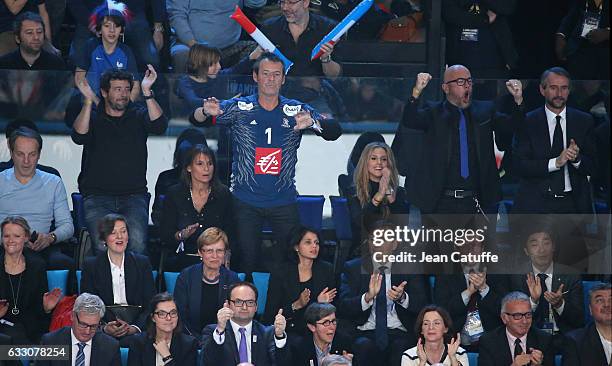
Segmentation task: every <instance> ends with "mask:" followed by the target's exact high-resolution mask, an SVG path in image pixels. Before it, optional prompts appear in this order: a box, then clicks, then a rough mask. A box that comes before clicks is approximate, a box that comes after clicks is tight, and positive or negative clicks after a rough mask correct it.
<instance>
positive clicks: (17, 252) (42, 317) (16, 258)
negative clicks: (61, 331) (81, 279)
mask: <svg viewBox="0 0 612 366" xmlns="http://www.w3.org/2000/svg"><path fill="white" fill-rule="evenodd" d="M0 228H1V231H2V246H3V249H4V250H3V251H2V252H1V253H0V260H1V261H2V264H3V266H2V270H0V333H4V334H6V335H9V336H11V337H12V340H13V344H33V343H37V342H38V341H39V340H40V336H41V335H42V334H43V333H44V332H45V331H46V328H48V326H49V320H50V319H51V314H50V313H51V311H52V310H53V308H55V305H57V303H58V301H59V299H60V297H61V295H62V292H61V290H60V289H58V288H56V289H54V290H53V291H50V292H47V273H46V271H45V263H44V261H43V260H42V259H40V258H38V257H33V256H31V255H28V254H27V252H26V253H24V251H23V248H24V246H25V244H26V243H27V242H28V241H29V240H30V225H28V222H27V221H26V220H25V219H24V218H23V217H20V216H8V217H6V218H5V219H4V220H3V221H2V224H1V225H0Z"/></svg>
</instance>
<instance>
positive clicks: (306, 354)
mask: <svg viewBox="0 0 612 366" xmlns="http://www.w3.org/2000/svg"><path fill="white" fill-rule="evenodd" d="M304 319H305V320H306V324H307V327H308V330H310V332H312V337H304V338H302V339H301V340H300V341H299V342H298V343H295V344H292V345H291V347H290V354H291V362H290V363H285V364H286V365H296V366H319V365H321V362H322V360H323V358H325V356H327V355H330V354H340V355H344V356H345V357H347V358H349V359H352V358H353V355H352V354H350V353H349V352H350V349H351V344H350V340H349V339H346V338H345V337H344V336H342V335H341V334H339V333H336V322H337V320H336V307H335V306H333V305H332V304H328V303H319V302H313V303H312V304H310V305H309V306H308V308H306V311H305V312H304Z"/></svg>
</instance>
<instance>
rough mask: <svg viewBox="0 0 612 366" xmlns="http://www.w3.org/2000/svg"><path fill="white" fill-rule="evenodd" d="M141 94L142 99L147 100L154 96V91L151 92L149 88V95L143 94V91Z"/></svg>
mask: <svg viewBox="0 0 612 366" xmlns="http://www.w3.org/2000/svg"><path fill="white" fill-rule="evenodd" d="M142 96H143V98H144V100H149V99H153V98H155V93H154V92H153V90H151V94H149V95H144V92H143V93H142Z"/></svg>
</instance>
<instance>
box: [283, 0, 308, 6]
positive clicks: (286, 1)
mask: <svg viewBox="0 0 612 366" xmlns="http://www.w3.org/2000/svg"><path fill="white" fill-rule="evenodd" d="M301 1H302V0H278V6H284V5H291V6H293V5H295V4H297V3H299V2H301Z"/></svg>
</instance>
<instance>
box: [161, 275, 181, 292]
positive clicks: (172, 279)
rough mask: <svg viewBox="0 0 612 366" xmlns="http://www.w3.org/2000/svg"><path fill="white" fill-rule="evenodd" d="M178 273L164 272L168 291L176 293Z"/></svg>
mask: <svg viewBox="0 0 612 366" xmlns="http://www.w3.org/2000/svg"><path fill="white" fill-rule="evenodd" d="M178 275H179V273H178V272H164V281H165V282H166V291H168V292H169V293H171V294H172V293H174V286H175V285H176V279H177V278H178Z"/></svg>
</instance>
